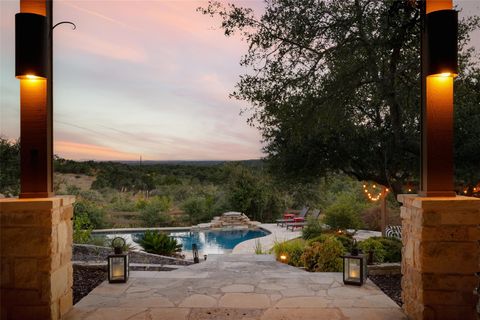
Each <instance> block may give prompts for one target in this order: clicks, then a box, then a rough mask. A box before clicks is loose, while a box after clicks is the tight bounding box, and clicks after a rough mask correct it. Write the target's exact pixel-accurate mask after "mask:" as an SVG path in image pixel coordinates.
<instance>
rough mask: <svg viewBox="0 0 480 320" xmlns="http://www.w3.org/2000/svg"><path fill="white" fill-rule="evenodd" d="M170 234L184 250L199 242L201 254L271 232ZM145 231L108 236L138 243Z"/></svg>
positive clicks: (238, 231)
mask: <svg viewBox="0 0 480 320" xmlns="http://www.w3.org/2000/svg"><path fill="white" fill-rule="evenodd" d="M167 233H168V235H169V236H171V237H173V238H175V239H176V240H177V242H178V243H181V244H182V250H183V251H191V250H192V244H194V243H195V244H197V248H198V251H199V253H200V254H222V253H228V252H230V251H231V250H232V249H233V248H234V247H235V246H236V245H237V244H239V243H240V242H243V241H246V240H250V239H255V238H260V237H264V236H266V235H268V234H270V232H268V231H266V230H263V229H257V230H207V231H175V232H167ZM142 234H143V232H131V233H122V232H116V233H115V234H107V235H106V236H107V238H111V237H113V236H117V237H123V238H125V239H127V242H129V240H130V239H131V241H133V242H135V243H134V244H136V243H137V242H138V240H139V239H140V237H141V236H142Z"/></svg>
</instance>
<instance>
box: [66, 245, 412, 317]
mask: <svg viewBox="0 0 480 320" xmlns="http://www.w3.org/2000/svg"><path fill="white" fill-rule="evenodd" d="M66 319H116V320H119V319H161V320H187V319H188V320H193V319H199V320H202V319H222V320H223V319H242V320H253V319H262V320H263V319H265V320H267V319H272V320H289V319H292V320H293V319H294V320H307V319H312V320H314V319H315V320H317V319H318V320H320V319H329V320H335V319H359V320H362V319H365V320H367V319H368V320H375V319H385V320H387V319H388V320H396V319H406V317H405V315H404V313H403V312H402V310H401V308H400V307H399V306H398V305H397V304H395V303H394V302H393V301H392V300H391V299H390V298H389V297H387V296H386V295H385V294H384V293H383V292H382V291H380V289H378V288H377V287H376V286H375V285H374V284H373V283H372V282H370V281H368V282H367V284H366V285H364V286H362V287H355V286H345V285H343V282H342V276H341V274H340V273H309V272H305V271H303V270H300V269H297V268H294V267H291V266H288V265H285V264H281V263H278V262H276V261H275V260H274V258H273V256H271V255H243V254H234V255H233V254H231V255H210V256H209V257H208V260H207V261H205V262H202V263H200V264H196V265H192V266H188V267H185V268H182V269H181V270H176V271H169V272H151V271H138V272H132V273H131V278H130V280H129V281H128V282H127V283H126V284H108V283H107V282H104V283H102V284H101V285H100V286H98V287H97V288H96V289H94V290H93V291H92V292H91V293H90V294H89V295H88V296H86V297H85V298H83V299H82V300H81V301H80V302H79V303H77V304H76V305H75V306H74V308H73V309H72V310H71V311H70V312H69V313H68V314H67V316H66Z"/></svg>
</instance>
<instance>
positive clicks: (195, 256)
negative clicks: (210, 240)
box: [192, 243, 200, 263]
mask: <svg viewBox="0 0 480 320" xmlns="http://www.w3.org/2000/svg"><path fill="white" fill-rule="evenodd" d="M192 253H193V262H194V263H199V262H200V259H199V258H198V248H197V244H196V243H193V244H192Z"/></svg>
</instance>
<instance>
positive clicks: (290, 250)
mask: <svg viewBox="0 0 480 320" xmlns="http://www.w3.org/2000/svg"><path fill="white" fill-rule="evenodd" d="M272 250H273V253H274V254H275V258H276V259H277V261H281V262H284V261H283V260H282V259H281V256H285V257H286V262H287V263H288V264H289V265H291V266H294V267H303V261H302V254H303V251H304V250H305V241H304V240H302V239H294V240H290V241H284V242H279V241H275V243H274V245H273V248H272Z"/></svg>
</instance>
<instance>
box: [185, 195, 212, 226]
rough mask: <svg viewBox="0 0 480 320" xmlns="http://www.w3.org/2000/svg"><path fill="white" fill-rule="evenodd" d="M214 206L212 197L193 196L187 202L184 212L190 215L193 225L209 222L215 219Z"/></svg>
mask: <svg viewBox="0 0 480 320" xmlns="http://www.w3.org/2000/svg"><path fill="white" fill-rule="evenodd" d="M214 204H215V201H214V199H213V197H212V196H192V197H190V198H188V199H187V200H185V202H184V203H183V205H182V210H183V211H184V212H185V213H186V214H188V216H189V218H190V222H191V223H193V224H197V223H200V222H208V221H210V220H211V219H212V218H213V209H214Z"/></svg>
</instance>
